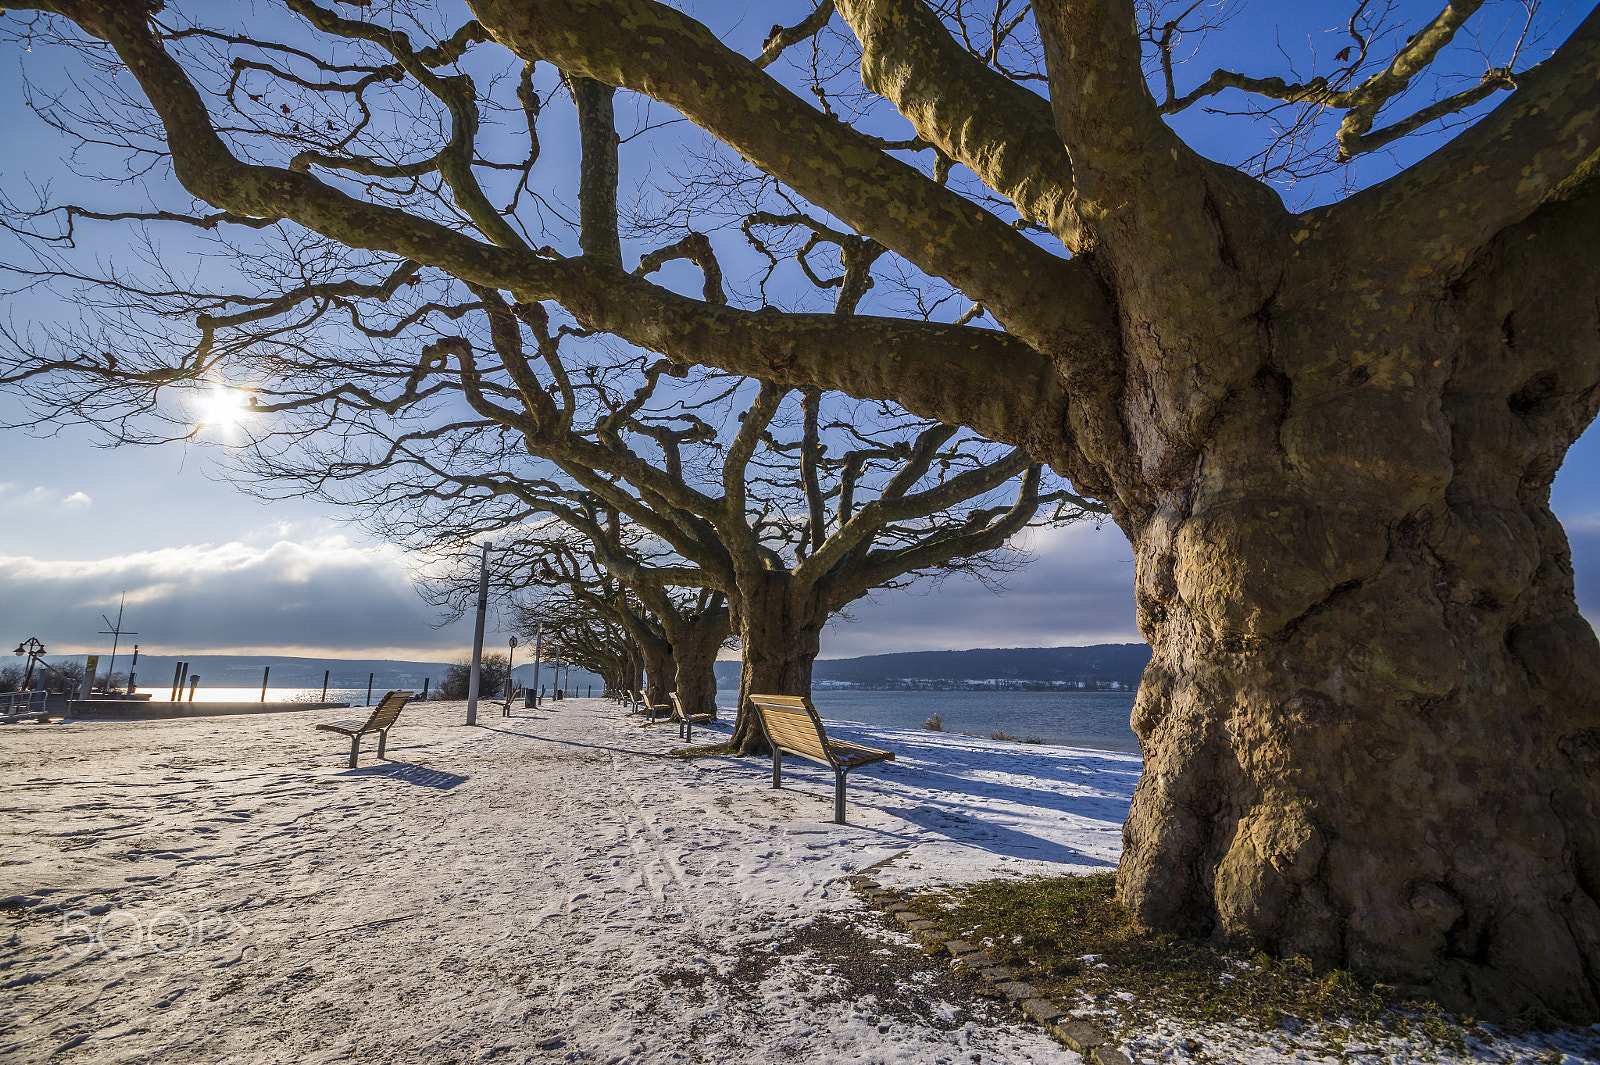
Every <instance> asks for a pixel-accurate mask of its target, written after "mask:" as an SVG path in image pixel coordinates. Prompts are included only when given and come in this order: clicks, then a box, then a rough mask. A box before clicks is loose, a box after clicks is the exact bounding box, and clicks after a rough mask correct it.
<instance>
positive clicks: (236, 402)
mask: <svg viewBox="0 0 1600 1065" xmlns="http://www.w3.org/2000/svg"><path fill="white" fill-rule="evenodd" d="M197 413H198V414H199V423H200V424H201V425H211V426H216V427H217V428H220V429H231V428H233V427H234V426H236V425H238V424H239V423H240V422H242V421H244V419H245V417H246V416H248V415H249V413H250V410H249V408H248V407H246V406H245V403H244V393H242V392H236V391H234V390H233V389H231V388H223V387H221V386H220V385H217V386H213V387H212V389H211V392H210V393H209V394H208V395H207V396H206V397H205V398H204V399H202V400H200V403H199V408H198V411H197Z"/></svg>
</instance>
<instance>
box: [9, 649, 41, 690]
mask: <svg viewBox="0 0 1600 1065" xmlns="http://www.w3.org/2000/svg"><path fill="white" fill-rule="evenodd" d="M12 654H15V655H19V656H20V655H27V656H28V669H27V672H26V673H25V674H24V675H23V678H22V690H23V691H27V690H28V686H29V685H30V684H32V683H33V664H34V663H35V662H37V661H39V660H40V659H42V658H43V657H44V644H42V643H40V642H39V638H38V637H37V636H29V637H28V638H27V639H26V640H24V641H23V642H22V643H19V644H17V649H16V650H15V651H13V652H12Z"/></svg>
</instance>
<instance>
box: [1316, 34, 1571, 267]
mask: <svg viewBox="0 0 1600 1065" xmlns="http://www.w3.org/2000/svg"><path fill="white" fill-rule="evenodd" d="M1597 152H1600V10H1596V11H1594V12H1591V13H1590V14H1589V16H1588V17H1587V18H1585V19H1584V20H1583V22H1582V24H1581V25H1579V27H1578V29H1577V30H1576V31H1575V32H1574V33H1573V35H1572V36H1571V37H1570V38H1568V40H1567V41H1566V43H1565V44H1563V45H1562V46H1561V47H1560V48H1559V49H1558V50H1557V51H1556V54H1555V55H1553V56H1551V57H1550V58H1549V59H1547V60H1545V61H1544V62H1543V63H1540V64H1539V65H1538V66H1535V67H1533V68H1531V69H1530V70H1528V71H1526V72H1525V73H1522V74H1519V75H1518V76H1517V88H1516V90H1515V91H1514V92H1512V93H1511V95H1510V96H1508V97H1507V98H1506V99H1505V100H1504V101H1503V102H1502V103H1501V104H1500V106H1498V107H1496V108H1495V109H1494V110H1493V111H1491V112H1489V114H1488V115H1486V116H1484V117H1483V118H1482V119H1479V120H1478V122H1477V123H1475V124H1474V125H1473V126H1472V127H1471V128H1470V129H1468V130H1466V131H1464V132H1463V133H1462V134H1461V135H1460V136H1458V137H1457V138H1455V139H1454V140H1453V141H1451V142H1450V143H1449V144H1447V145H1445V146H1444V147H1443V148H1440V149H1439V150H1438V151H1436V152H1434V153H1433V154H1432V155H1430V156H1428V158H1426V159H1424V160H1422V161H1421V162H1419V163H1417V164H1415V165H1414V166H1412V167H1410V168H1409V169H1407V170H1405V171H1403V172H1402V173H1400V174H1397V175H1395V176H1394V177H1392V178H1390V179H1389V180H1388V181H1385V182H1383V183H1381V184H1378V185H1374V186H1372V187H1371V188H1368V189H1364V190H1363V191H1361V192H1358V193H1356V194H1355V195H1354V196H1351V197H1350V198H1349V199H1346V200H1344V201H1342V202H1340V203H1337V204H1333V205H1331V206H1329V207H1325V208H1322V209H1320V210H1317V211H1312V212H1309V213H1308V214H1306V215H1304V216H1302V219H1301V221H1302V223H1303V229H1302V230H1301V233H1300V235H1299V236H1298V237H1297V240H1298V241H1299V242H1300V248H1299V251H1300V255H1301V256H1302V261H1307V262H1309V261H1311V260H1313V259H1314V258H1315V257H1316V255H1317V254H1318V251H1319V249H1321V248H1324V247H1327V248H1335V247H1337V248H1341V249H1342V253H1343V254H1348V255H1350V256H1352V258H1353V259H1357V260H1365V259H1366V258H1368V257H1372V256H1380V257H1393V256H1394V255H1395V254H1396V251H1395V249H1396V248H1397V247H1401V248H1403V249H1404V251H1403V253H1402V254H1404V255H1405V256H1406V258H1407V259H1409V260H1412V261H1413V262H1414V263H1415V267H1414V269H1415V271H1417V273H1416V274H1415V276H1416V277H1417V278H1418V279H1419V280H1420V279H1421V278H1423V277H1426V276H1428V275H1430V274H1434V273H1436V272H1438V271H1439V270H1440V269H1441V268H1443V269H1444V270H1446V271H1447V272H1448V271H1449V270H1451V269H1454V268H1456V267H1459V265H1460V264H1461V263H1463V262H1464V261H1465V260H1466V259H1467V258H1468V257H1470V256H1471V255H1473V254H1474V253H1475V252H1476V250H1477V249H1478V248H1481V247H1482V246H1483V244H1484V243H1485V242H1486V241H1487V240H1488V239H1489V238H1490V237H1492V236H1493V235H1494V234H1496V233H1498V232H1500V231H1501V230H1502V229H1504V228H1506V227H1507V226H1509V225H1513V224H1515V223H1517V222H1520V221H1522V220H1523V219H1525V218H1527V217H1528V216H1529V215H1530V214H1532V213H1533V212H1534V210H1536V209H1537V208H1538V207H1539V205H1540V204H1541V203H1543V202H1545V201H1546V200H1547V199H1549V198H1551V197H1552V196H1553V195H1556V194H1558V193H1559V191H1560V190H1562V188H1563V186H1564V184H1565V183H1567V182H1569V181H1571V180H1574V179H1575V178H1576V177H1577V176H1579V175H1580V174H1582V173H1584V172H1586V171H1587V170H1588V169H1589V168H1591V167H1592V166H1593V165H1594V163H1595V160H1596V158H1597ZM1328 242H1332V243H1328ZM1307 256H1310V257H1311V258H1310V259H1308V258H1307ZM1317 268H1320V267H1317Z"/></svg>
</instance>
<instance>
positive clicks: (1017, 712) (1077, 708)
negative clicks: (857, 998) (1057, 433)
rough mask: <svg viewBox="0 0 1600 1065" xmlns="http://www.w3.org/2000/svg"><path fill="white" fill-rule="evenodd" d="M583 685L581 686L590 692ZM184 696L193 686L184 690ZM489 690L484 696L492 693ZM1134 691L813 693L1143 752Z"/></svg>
mask: <svg viewBox="0 0 1600 1065" xmlns="http://www.w3.org/2000/svg"><path fill="white" fill-rule="evenodd" d="M140 690H142V691H153V692H154V693H155V698H156V699H157V700H163V699H165V698H166V697H167V696H168V695H169V694H170V693H171V687H170V686H169V687H167V688H145V687H143V686H142V685H141V686H140ZM386 690H387V689H384V688H374V689H373V691H372V698H373V700H377V699H381V698H382V697H383V693H384V691H386ZM585 692H586V689H585V688H582V687H580V688H579V689H578V691H577V694H579V695H583V694H585ZM183 694H184V699H185V700H187V699H188V696H189V693H188V690H187V689H185V690H184V693H183ZM735 694H736V691H734V692H719V693H718V695H719V701H720V702H721V703H722V704H723V706H724V707H729V706H730V704H732V702H733V701H734V699H733V696H734V695H735ZM321 697H322V688H321V686H320V685H319V686H317V687H315V688H268V689H267V701H268V702H284V703H296V702H301V703H304V702H315V701H317V700H318V699H320V698H321ZM490 697H491V696H490V695H489V694H488V693H485V694H484V698H486V699H487V698H490ZM1133 697H1134V693H1133V692H1008V691H966V692H930V691H921V692H904V691H902V692H894V691H840V690H836V689H828V688H818V689H817V690H816V691H813V692H812V693H811V701H812V703H813V704H814V705H815V706H816V708H817V713H819V714H821V715H822V717H823V720H825V721H855V722H859V723H860V724H863V725H887V726H889V727H891V728H922V727H923V725H924V723H925V722H926V721H927V720H928V719H929V718H930V717H932V716H933V715H935V714H938V715H939V718H940V720H941V721H942V722H943V724H944V728H945V731H946V732H965V733H970V734H971V735H974V736H985V737H987V736H992V735H994V733H996V732H1004V733H1006V734H1007V735H1010V736H1015V737H1017V738H1018V739H1027V738H1030V737H1037V738H1038V739H1041V740H1043V741H1044V742H1046V743H1056V744H1064V745H1067V746H1073V747H1093V748H1096V749H1098V750H1102V751H1125V752H1131V753H1134V754H1137V753H1139V741H1138V739H1137V738H1136V737H1135V736H1134V734H1133V730H1132V729H1131V728H1129V727H1128V717H1129V715H1130V714H1131V713H1132V712H1133ZM260 698H261V689H260V688H259V687H255V688H221V687H216V688H208V687H205V686H204V685H202V686H201V687H200V688H199V689H198V690H197V691H196V694H195V699H196V700H197V701H199V702H240V703H253V702H255V701H257V700H258V699H260ZM328 699H329V701H331V702H345V703H350V704H351V705H352V706H365V705H367V689H366V687H365V686H363V687H360V688H329V689H328Z"/></svg>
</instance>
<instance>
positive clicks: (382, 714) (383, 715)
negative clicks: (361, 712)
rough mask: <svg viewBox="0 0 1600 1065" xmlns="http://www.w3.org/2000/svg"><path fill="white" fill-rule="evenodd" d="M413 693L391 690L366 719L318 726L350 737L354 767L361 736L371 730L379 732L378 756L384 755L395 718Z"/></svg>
mask: <svg viewBox="0 0 1600 1065" xmlns="http://www.w3.org/2000/svg"><path fill="white" fill-rule="evenodd" d="M412 694H413V693H412V692H390V693H389V694H387V695H385V696H384V697H383V698H382V699H380V700H379V701H378V705H377V708H376V709H374V710H373V711H372V716H371V717H369V718H367V719H366V720H365V721H330V722H329V723H328V724H326V725H318V726H317V728H318V729H319V730H320V731H322V732H337V733H339V734H340V735H341V736H349V737H350V768H351V769H354V768H355V767H356V754H357V753H358V752H359V751H360V750H361V737H362V736H365V735H366V734H367V733H369V732H376V733H377V734H378V757H379V758H382V757H383V748H384V745H385V744H387V743H388V742H389V729H390V728H391V727H393V725H394V720H395V718H397V717H399V716H400V711H401V710H402V709H403V708H404V707H405V705H406V700H407V699H410V698H411V696H412Z"/></svg>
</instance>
